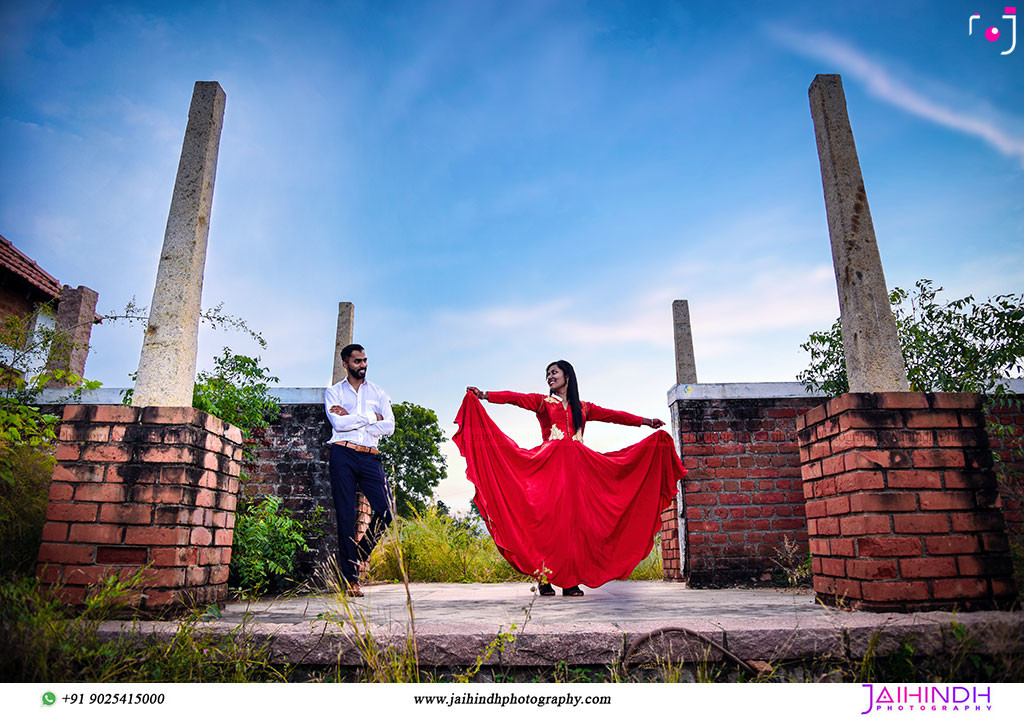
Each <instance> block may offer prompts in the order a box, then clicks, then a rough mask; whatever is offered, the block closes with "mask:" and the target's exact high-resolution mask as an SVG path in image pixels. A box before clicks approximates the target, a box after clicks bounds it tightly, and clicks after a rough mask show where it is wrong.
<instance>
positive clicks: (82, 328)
mask: <svg viewBox="0 0 1024 717" xmlns="http://www.w3.org/2000/svg"><path fill="white" fill-rule="evenodd" d="M99 297H100V295H99V294H98V293H96V292H95V291H93V290H92V289H90V288H89V287H88V286H79V287H78V288H77V289H72V288H71V287H70V286H66V285H65V286H64V287H63V288H62V289H61V292H60V301H59V303H58V304H57V316H56V318H55V320H54V324H55V326H54V328H55V329H56V331H57V335H58V337H59V338H58V340H56V341H54V344H53V346H52V347H51V349H50V356H49V358H48V359H47V362H46V370H47V371H68V372H69V373H73V374H77V375H79V376H81V375H82V374H83V373H85V360H86V358H87V357H88V356H89V337H90V336H92V324H93V321H94V320H95V317H96V302H97V300H98V299H99ZM50 385H51V386H53V387H54V388H64V387H66V386H67V385H68V384H67V382H66V381H61V380H59V379H58V380H54V381H51V382H50Z"/></svg>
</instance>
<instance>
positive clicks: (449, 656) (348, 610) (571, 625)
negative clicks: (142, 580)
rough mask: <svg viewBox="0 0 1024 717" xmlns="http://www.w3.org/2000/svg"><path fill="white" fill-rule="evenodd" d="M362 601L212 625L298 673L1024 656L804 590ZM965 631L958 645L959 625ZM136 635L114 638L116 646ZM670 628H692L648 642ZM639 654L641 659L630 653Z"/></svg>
mask: <svg viewBox="0 0 1024 717" xmlns="http://www.w3.org/2000/svg"><path fill="white" fill-rule="evenodd" d="M365 592H366V596H365V597H363V598H354V599H343V598H341V597H338V596H325V595H308V596H302V597H292V598H287V599H275V600H259V601H254V602H248V603H232V604H229V605H228V606H226V608H225V609H224V610H223V614H222V617H221V618H219V619H216V620H212V621H210V622H208V623H203V624H202V627H201V629H204V630H210V631H212V632H214V633H222V634H226V633H230V632H232V631H239V630H244V631H245V632H246V634H249V635H254V636H262V637H266V638H268V639H271V640H272V645H273V646H272V650H273V653H274V655H275V659H277V660H280V661H285V662H289V663H292V664H306V665H310V666H315V665H330V664H338V663H339V662H340V664H342V665H358V664H360V662H361V659H362V658H361V656H360V653H359V650H358V648H357V646H356V643H357V642H358V641H359V637H360V636H366V635H372V636H373V639H374V640H375V641H376V642H377V643H378V644H379V645H382V646H392V647H395V648H397V649H402V648H404V646H405V645H406V641H407V639H408V638H409V637H410V636H411V635H412V634H413V632H414V633H415V637H416V645H417V652H418V655H419V660H420V663H421V664H424V665H438V666H457V665H472V664H475V662H476V660H477V658H478V656H479V655H481V654H484V653H485V652H486V651H487V649H488V647H489V646H493V645H494V643H495V640H496V638H498V636H499V634H501V635H504V636H505V637H506V638H507V637H510V636H514V637H515V640H514V641H512V642H510V643H509V644H508V645H507V646H506V648H505V649H504V650H499V649H495V650H493V653H492V654H491V656H490V657H489V658H488V659H487V660H485V662H484V664H492V665H500V666H524V667H525V666H533V667H536V666H545V665H555V664H558V663H565V664H567V665H608V664H616V663H618V662H620V661H621V660H622V658H623V655H625V654H626V653H627V652H630V653H631V658H630V662H631V663H639V662H644V661H650V660H651V659H653V658H655V657H660V658H670V659H673V660H680V659H688V660H693V659H703V658H707V659H710V660H717V659H721V658H722V653H721V652H720V651H719V650H717V649H715V648H713V647H709V645H711V644H713V645H717V646H721V647H722V648H724V649H726V650H728V651H729V652H731V653H733V654H734V655H736V656H738V657H740V658H742V659H744V660H760V661H765V662H770V663H773V664H774V663H777V662H779V661H784V660H808V659H825V658H846V659H859V658H860V657H862V656H863V655H864V653H865V651H866V650H867V649H868V647H869V645H870V644H871V643H872V642H874V648H873V649H874V651H875V652H876V654H885V653H887V652H889V651H892V650H895V649H898V648H899V647H900V645H901V644H903V643H904V642H905V641H906V640H912V641H913V647H914V652H915V654H918V655H923V654H940V653H943V652H952V651H955V650H958V649H959V650H963V649H964V646H965V644H969V645H970V648H971V649H970V651H972V652H977V653H981V654H996V653H1007V652H1009V653H1020V652H1024V644H1022V643H1024V640H1022V638H1021V636H1022V635H1024V616H1022V615H1021V614H1020V613H1008V612H975V613H961V614H952V613H947V612H926V613H915V614H910V615H906V614H897V613H863V612H845V611H840V610H835V609H831V608H826V607H823V606H821V605H819V604H816V603H815V600H814V595H813V593H812V592H810V591H806V590H778V589H770V588H759V589H750V590H691V589H688V588H686V587H685V586H683V585H682V584H679V583H665V582H615V583H609V584H607V585H605V586H603V587H601V588H598V589H586V595H585V596H584V597H582V598H564V597H562V596H561V594H559V595H557V596H555V597H539V596H536V595H535V594H533V593H532V592H531V591H530V586H529V585H528V584H526V583H498V584H474V585H464V584H451V583H414V584H412V585H411V586H410V593H411V596H412V612H413V615H414V617H415V620H414V621H412V620H410V615H409V610H408V606H407V603H406V590H405V587H404V586H403V585H375V586H369V587H367V588H365ZM954 623H959V624H960V625H963V626H964V629H965V630H966V632H965V633H963V634H961V635H960V636H957V635H955V634H954V633H953V624H954ZM135 625H136V626H141V628H142V630H143V631H144V632H146V633H155V634H161V635H170V634H173V632H174V630H176V629H177V624H176V623H174V622H147V623H135ZM130 626H131V624H129V623H119V622H111V623H106V624H105V625H104V626H103V628H102V629H103V630H104V632H106V633H108V634H110V635H113V634H116V633H118V632H121V631H122V630H125V629H129V628H130ZM665 628H684V629H685V630H686V631H687V632H671V633H668V634H665V635H659V636H655V637H653V638H651V639H643V638H644V636H646V635H649V634H650V633H652V632H655V631H659V630H662V629H665ZM634 642H637V643H638V644H637V645H636V649H635V650H631V649H630V646H631V644H632V643H634Z"/></svg>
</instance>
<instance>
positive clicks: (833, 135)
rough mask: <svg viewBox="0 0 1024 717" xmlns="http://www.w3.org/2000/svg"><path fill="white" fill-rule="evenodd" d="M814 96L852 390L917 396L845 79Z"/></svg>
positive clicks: (812, 91) (817, 87)
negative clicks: (912, 387)
mask: <svg viewBox="0 0 1024 717" xmlns="http://www.w3.org/2000/svg"><path fill="white" fill-rule="evenodd" d="M808 95H809V96H810V103H811V117H813V118H814V135H815V138H816V139H817V143H818V158H819V160H820V162H821V183H822V185H823V187H824V189H825V211H826V213H827V215H828V233H829V237H830V238H831V241H832V262H833V264H834V265H835V270H836V286H837V287H838V289H839V311H840V317H841V320H842V326H843V348H844V350H845V352H846V375H847V377H848V378H849V381H850V391H851V392H853V393H874V392H883V391H909V390H910V385H909V383H908V382H907V368H906V365H905V363H904V361H903V354H902V353H901V352H900V345H899V341H898V339H897V337H896V320H895V319H894V318H893V315H892V309H891V308H890V306H889V292H888V290H887V289H886V286H885V275H884V274H883V273H882V259H881V257H880V256H879V253H878V244H877V242H876V241H875V228H874V225H873V224H872V223H871V211H870V209H868V198H867V194H865V192H864V178H863V176H862V175H861V171H860V161H859V160H858V159H857V147H856V145H855V144H854V142H853V129H852V128H851V126H850V118H849V116H848V115H847V112H846V95H845V94H844V93H843V81H842V78H841V77H840V76H839V75H818V76H817V77H815V78H814V81H813V82H812V83H811V86H810V88H809V90H808Z"/></svg>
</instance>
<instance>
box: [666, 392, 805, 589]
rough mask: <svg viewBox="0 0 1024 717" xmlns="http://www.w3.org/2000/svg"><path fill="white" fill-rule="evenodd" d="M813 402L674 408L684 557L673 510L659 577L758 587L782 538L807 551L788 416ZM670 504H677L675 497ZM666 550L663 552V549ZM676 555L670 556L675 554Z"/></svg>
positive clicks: (721, 402) (692, 403) (792, 420)
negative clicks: (681, 467) (680, 467)
mask: <svg viewBox="0 0 1024 717" xmlns="http://www.w3.org/2000/svg"><path fill="white" fill-rule="evenodd" d="M822 400H823V399H821V398H768V399H691V400H685V401H679V402H677V404H676V410H677V411H678V413H677V420H678V423H677V425H678V430H679V436H680V439H681V441H680V444H681V446H682V449H681V452H682V459H683V465H684V466H685V467H686V468H687V471H688V473H687V475H686V479H685V481H684V483H683V487H682V493H681V498H682V500H683V510H684V514H683V515H684V517H685V521H684V536H683V538H684V540H685V542H686V545H685V550H684V551H679V548H678V542H677V541H678V536H677V531H676V510H677V507H676V505H675V504H673V506H672V507H671V508H670V509H669V510H668V511H666V513H665V514H664V515H663V526H664V528H663V530H662V546H663V551H666V552H667V554H666V553H663V557H664V558H667V560H669V561H672V560H675V561H678V560H679V559H680V558H679V556H678V552H683V553H685V557H684V558H683V561H682V563H683V564H681V565H679V566H678V567H679V568H681V571H680V572H675V571H674V570H673V568H675V567H676V564H675V563H672V562H669V563H668V564H667V565H666V568H667V569H666V571H665V573H666V578H668V579H679V578H684V579H686V580H687V581H688V582H689V583H690V584H691V585H693V586H694V587H713V586H722V585H734V584H750V583H751V581H755V582H758V581H760V580H761V578H762V577H763V576H764V575H765V574H766V573H771V572H772V571H775V570H778V566H777V565H775V563H773V562H772V559H773V558H776V557H777V556H778V551H779V549H780V547H781V545H782V541H783V538H785V537H788V538H789V539H790V540H792V541H795V542H796V543H797V544H798V546H799V550H800V551H801V552H806V550H807V521H806V518H805V517H804V501H803V489H802V487H801V482H800V455H799V452H798V450H797V445H796V417H797V415H798V414H800V413H803V412H805V411H807V410H809V409H810V408H812V407H813V406H816V405H818V404H820V403H821V402H822ZM677 500H678V498H677ZM666 546H667V547H666ZM677 551H678V552H677Z"/></svg>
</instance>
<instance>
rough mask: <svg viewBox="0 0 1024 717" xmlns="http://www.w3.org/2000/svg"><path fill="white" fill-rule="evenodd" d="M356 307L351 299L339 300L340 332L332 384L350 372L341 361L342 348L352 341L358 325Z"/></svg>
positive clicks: (341, 379) (336, 340)
mask: <svg viewBox="0 0 1024 717" xmlns="http://www.w3.org/2000/svg"><path fill="white" fill-rule="evenodd" d="M355 322H356V307H355V304H353V303H352V302H351V301H339V302H338V333H337V337H336V338H335V339H334V376H333V378H332V379H331V384H332V385H333V384H336V383H338V382H339V381H344V380H345V378H346V376H348V374H347V373H346V372H345V366H344V364H342V363H341V350H342V349H343V348H345V347H346V346H348V345H349V344H350V343H352V335H353V331H354V330H355V325H356V323H355Z"/></svg>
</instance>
